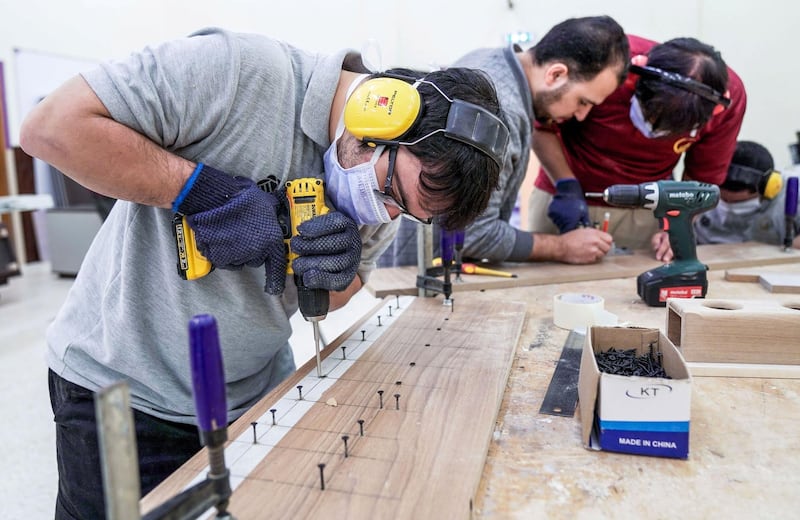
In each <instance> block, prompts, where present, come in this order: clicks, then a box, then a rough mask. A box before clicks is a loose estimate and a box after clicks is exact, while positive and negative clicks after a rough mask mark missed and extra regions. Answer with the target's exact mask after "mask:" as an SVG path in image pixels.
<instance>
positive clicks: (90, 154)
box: [20, 76, 196, 208]
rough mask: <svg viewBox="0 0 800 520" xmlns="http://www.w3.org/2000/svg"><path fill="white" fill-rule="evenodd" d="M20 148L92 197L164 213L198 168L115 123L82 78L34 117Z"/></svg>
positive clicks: (54, 96)
mask: <svg viewBox="0 0 800 520" xmlns="http://www.w3.org/2000/svg"><path fill="white" fill-rule="evenodd" d="M20 144H21V146H22V148H23V149H24V150H25V152H26V153H28V154H29V155H31V156H33V157H38V158H40V159H42V160H43V161H45V162H47V163H48V164H51V165H53V166H54V167H56V168H58V169H59V170H60V171H61V172H63V173H64V174H65V175H67V176H68V177H70V178H72V179H74V180H75V181H76V182H78V183H80V184H81V185H83V186H85V187H86V188H88V189H90V190H92V191H95V192H97V193H100V194H103V195H107V196H109V197H114V198H117V199H123V200H129V201H133V202H138V203H141V204H147V205H150V206H158V207H163V208H169V207H170V205H171V203H172V201H173V200H174V199H175V197H176V196H177V195H178V193H179V192H180V190H181V188H182V187H183V184H184V183H185V181H186V179H187V178H188V177H189V176H190V175H191V173H192V171H194V168H195V166H196V165H195V164H194V163H192V162H191V161H188V160H186V159H183V158H182V157H179V156H177V155H174V154H172V153H170V152H168V151H166V150H164V149H163V148H161V147H160V146H158V145H157V144H156V143H154V142H152V141H150V140H149V139H147V138H146V137H145V136H143V135H141V134H139V133H138V132H136V131H134V130H132V129H130V128H128V127H126V126H125V125H122V124H120V123H118V122H116V121H114V120H113V119H111V116H110V114H109V113H108V111H107V110H106V108H105V106H104V105H103V104H102V102H101V101H100V100H99V99H98V98H97V96H96V95H95V93H94V91H93V90H92V89H91V88H90V87H89V85H88V84H87V83H86V81H85V80H84V79H83V78H82V77H80V76H76V77H74V78H72V79H71V80H70V81H68V82H67V83H65V84H64V85H63V86H61V87H59V88H58V89H57V90H56V91H54V92H53V93H52V94H50V95H49V96H47V97H46V98H45V99H44V100H42V101H41V102H40V103H39V105H37V106H36V107H35V108H34V109H33V110H32V111H31V113H30V115H29V116H28V117H27V118H26V120H25V122H24V123H23V126H22V129H21V131H20Z"/></svg>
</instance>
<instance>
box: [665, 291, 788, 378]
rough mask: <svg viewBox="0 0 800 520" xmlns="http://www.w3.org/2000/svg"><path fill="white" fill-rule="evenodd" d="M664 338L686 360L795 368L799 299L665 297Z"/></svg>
mask: <svg viewBox="0 0 800 520" xmlns="http://www.w3.org/2000/svg"><path fill="white" fill-rule="evenodd" d="M666 334H667V337H668V338H669V340H670V341H672V343H673V344H674V345H675V346H676V347H678V348H679V349H680V350H681V353H682V354H683V357H684V358H685V359H686V361H689V362H710V363H755V364H782V365H800V301H798V302H795V303H786V302H777V301H761V300H685V299H670V300H669V301H668V302H667V324H666Z"/></svg>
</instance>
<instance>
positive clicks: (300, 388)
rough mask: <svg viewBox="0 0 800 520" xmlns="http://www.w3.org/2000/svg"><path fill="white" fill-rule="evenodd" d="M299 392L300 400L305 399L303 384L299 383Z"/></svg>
mask: <svg viewBox="0 0 800 520" xmlns="http://www.w3.org/2000/svg"><path fill="white" fill-rule="evenodd" d="M297 392H298V393H299V394H300V400H301V401H302V400H303V385H297Z"/></svg>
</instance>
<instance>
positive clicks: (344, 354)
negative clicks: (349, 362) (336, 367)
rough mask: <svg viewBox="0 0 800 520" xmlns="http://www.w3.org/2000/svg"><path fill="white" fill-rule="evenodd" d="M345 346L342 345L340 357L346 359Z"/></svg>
mask: <svg viewBox="0 0 800 520" xmlns="http://www.w3.org/2000/svg"><path fill="white" fill-rule="evenodd" d="M346 350H347V347H344V346H343V347H342V359H347V352H346Z"/></svg>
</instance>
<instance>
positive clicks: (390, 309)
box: [389, 305, 392, 318]
mask: <svg viewBox="0 0 800 520" xmlns="http://www.w3.org/2000/svg"><path fill="white" fill-rule="evenodd" d="M389 317H390V318H391V317H392V306H391V305H389Z"/></svg>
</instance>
